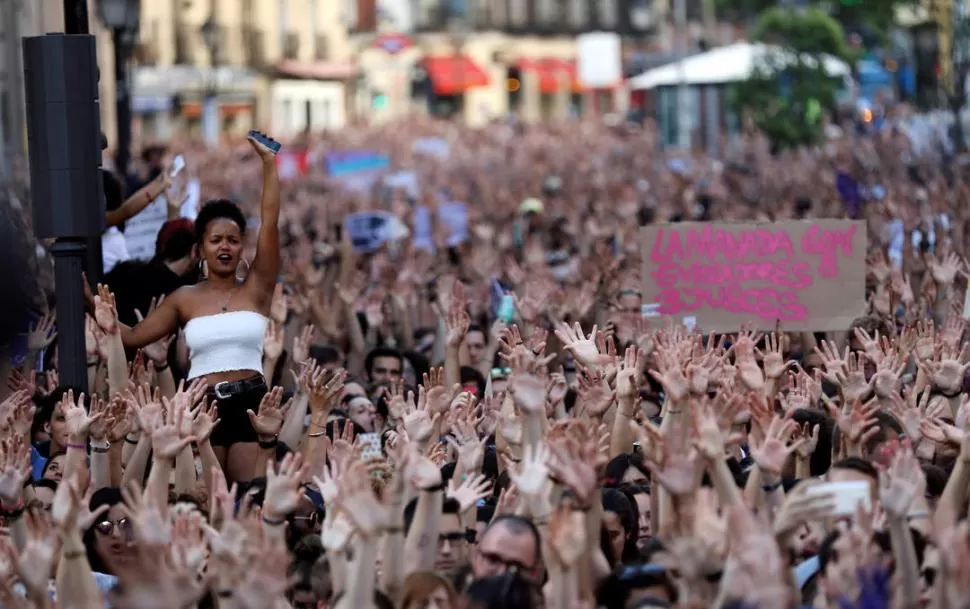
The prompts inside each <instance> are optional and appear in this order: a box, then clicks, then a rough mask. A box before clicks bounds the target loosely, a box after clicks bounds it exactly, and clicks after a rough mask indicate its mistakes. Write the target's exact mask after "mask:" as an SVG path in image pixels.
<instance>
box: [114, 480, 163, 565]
mask: <svg viewBox="0 0 970 609" xmlns="http://www.w3.org/2000/svg"><path fill="white" fill-rule="evenodd" d="M121 496H122V498H123V499H124V503H123V504H122V506H121V509H122V513H123V514H124V515H125V516H126V517H127V518H128V522H129V523H131V527H132V532H133V533H134V535H135V539H137V540H138V541H139V542H140V543H142V544H144V546H145V547H146V548H155V549H158V550H160V551H164V550H166V549H167V548H168V544H169V542H170V541H171V539H172V524H171V522H170V521H169V519H168V518H166V517H165V515H164V514H163V513H162V510H161V508H160V507H159V505H158V503H157V502H156V500H155V493H153V492H152V489H150V488H146V489H145V490H144V491H143V490H142V489H141V487H140V486H139V485H138V484H137V483H134V482H133V483H131V484H130V485H129V487H128V488H123V489H121Z"/></svg>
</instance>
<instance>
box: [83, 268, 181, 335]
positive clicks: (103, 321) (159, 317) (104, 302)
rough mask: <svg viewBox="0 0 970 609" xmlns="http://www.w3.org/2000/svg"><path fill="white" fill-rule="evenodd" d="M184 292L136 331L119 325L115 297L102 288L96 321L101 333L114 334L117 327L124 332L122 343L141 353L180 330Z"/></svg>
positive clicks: (168, 300)
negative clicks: (143, 348)
mask: <svg viewBox="0 0 970 609" xmlns="http://www.w3.org/2000/svg"><path fill="white" fill-rule="evenodd" d="M184 289H185V288H181V289H179V290H177V291H176V292H175V293H173V294H172V295H171V296H169V297H168V298H165V299H164V300H162V302H161V303H160V304H159V305H158V306H157V307H155V309H154V310H153V311H151V312H150V313H149V314H148V317H146V318H145V319H144V320H142V321H141V322H140V323H138V324H137V325H135V326H134V327H129V326H126V325H125V324H123V323H121V322H119V321H118V317H117V314H116V313H115V297H114V294H112V293H111V291H110V290H108V286H106V285H103V284H98V294H97V295H96V296H95V297H94V319H95V321H97V322H98V325H99V326H101V329H102V330H104V331H105V332H107V333H108V334H111V333H113V332H114V328H113V326H114V324H117V325H118V328H119V329H120V331H121V342H122V343H123V344H124V345H125V347H126V348H129V349H140V348H142V347H144V346H146V345H150V344H152V343H154V342H155V341H157V340H159V339H162V338H165V337H166V336H171V335H172V334H174V333H175V331H176V330H178V327H179V318H180V316H179V307H178V303H179V301H181V300H182V298H181V292H182V290H184Z"/></svg>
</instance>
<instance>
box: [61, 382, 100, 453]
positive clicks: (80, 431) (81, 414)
mask: <svg viewBox="0 0 970 609" xmlns="http://www.w3.org/2000/svg"><path fill="white" fill-rule="evenodd" d="M95 401H97V400H92V404H93V403H94V402H95ZM60 408H61V412H62V413H64V424H65V426H66V427H67V432H68V434H69V435H70V436H71V437H72V438H74V439H76V440H77V441H78V442H83V441H85V440H86V439H87V437H88V431H89V430H90V429H91V426H92V425H93V424H95V423H96V422H98V421H100V420H101V419H102V418H103V417H104V415H105V413H104V412H99V413H95V414H91V415H90V416H89V415H88V412H87V411H86V410H85V409H84V394H83V393H82V394H81V395H79V396H78V399H77V401H76V402H75V401H74V391H73V390H71V391H68V392H67V393H65V394H64V397H63V398H61V404H60Z"/></svg>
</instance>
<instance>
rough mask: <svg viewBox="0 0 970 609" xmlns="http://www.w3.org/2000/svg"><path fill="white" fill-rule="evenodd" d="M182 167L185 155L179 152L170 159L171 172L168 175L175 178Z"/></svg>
mask: <svg viewBox="0 0 970 609" xmlns="http://www.w3.org/2000/svg"><path fill="white" fill-rule="evenodd" d="M183 169H185V157H184V156H182V155H181V154H180V155H178V156H176V157H175V158H174V159H172V172H171V174H170V175H171V176H172V178H175V177H177V176H178V174H179V173H181V172H182V170H183Z"/></svg>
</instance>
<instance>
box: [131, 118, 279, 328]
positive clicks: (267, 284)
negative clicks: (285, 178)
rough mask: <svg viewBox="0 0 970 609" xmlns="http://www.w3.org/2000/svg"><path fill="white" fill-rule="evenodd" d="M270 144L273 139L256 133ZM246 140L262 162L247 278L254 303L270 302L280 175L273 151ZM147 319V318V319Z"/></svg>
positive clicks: (276, 249)
mask: <svg viewBox="0 0 970 609" xmlns="http://www.w3.org/2000/svg"><path fill="white" fill-rule="evenodd" d="M259 135H260V136H262V137H263V138H265V139H266V140H269V142H270V143H274V142H273V140H271V139H270V138H268V137H266V136H265V134H259ZM249 143H250V144H252V146H253V149H254V150H255V151H256V154H258V155H259V158H260V160H261V161H262V163H263V194H262V198H261V199H260V203H259V215H260V217H259V236H258V238H257V241H256V258H255V259H254V260H253V264H252V273H250V275H249V277H247V278H246V285H247V287H249V286H252V288H251V289H254V290H255V295H256V298H257V302H260V303H261V304H262V303H263V301H265V303H266V304H268V303H269V298H270V297H271V296H272V294H273V288H274V287H275V286H276V279H277V277H278V275H279V272H280V234H279V220H280V176H279V172H278V170H277V168H276V152H274V151H273V150H271V149H270V148H268V147H267V144H266V143H264V142H263V141H260V139H259V138H257V137H254V136H253V135H252V134H250V137H249ZM146 321H147V320H146Z"/></svg>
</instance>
